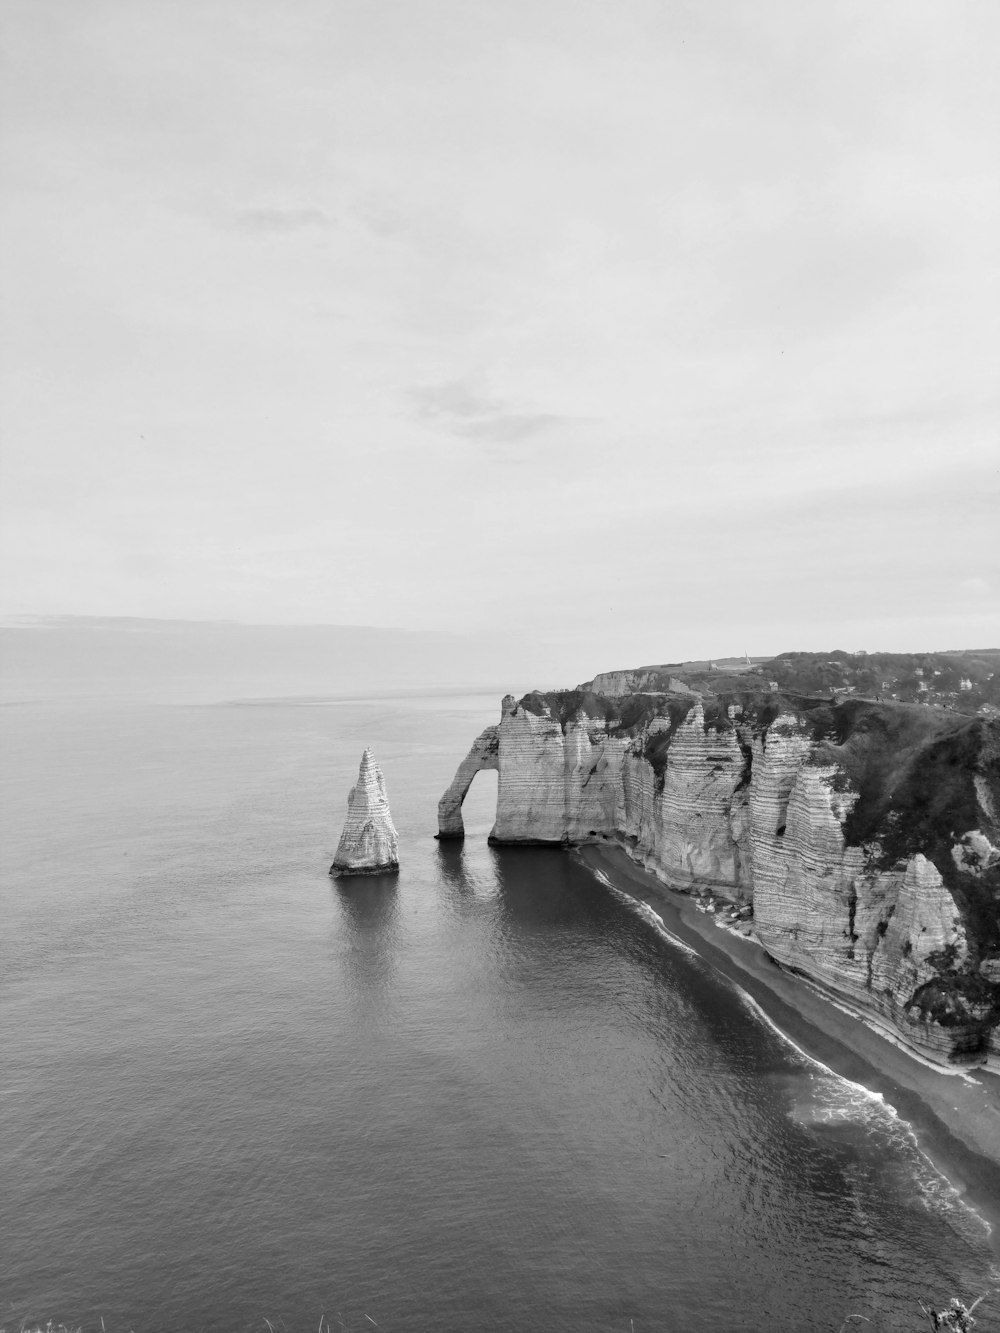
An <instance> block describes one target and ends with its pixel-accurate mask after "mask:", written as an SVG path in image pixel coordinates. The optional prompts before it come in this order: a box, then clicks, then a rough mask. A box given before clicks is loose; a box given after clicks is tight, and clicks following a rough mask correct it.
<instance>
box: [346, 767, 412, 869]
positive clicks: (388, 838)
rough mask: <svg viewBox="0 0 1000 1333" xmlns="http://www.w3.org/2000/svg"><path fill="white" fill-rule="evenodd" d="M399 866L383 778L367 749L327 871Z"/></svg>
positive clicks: (397, 844)
mask: <svg viewBox="0 0 1000 1333" xmlns="http://www.w3.org/2000/svg"><path fill="white" fill-rule="evenodd" d="M398 869H399V836H398V834H397V833H396V830H395V828H394V826H393V822H392V815H391V814H390V813H389V801H388V798H387V796H386V794H385V778H384V777H383V776H382V770H381V769H380V768H379V766H378V764H377V763H376V762H375V756H374V755H373V754H372V752H371V750H369V749H367V748H366V749H365V752H364V754H363V755H362V756H361V768H360V769H359V770H358V780H357V782H356V783H355V784H354V786H353V787H352V788H351V791H350V795H349V796H348V798H347V821H346V823H345V824H344V831H343V833H342V834H341V835H340V844H339V846H338V847H337V855H336V856H335V857H334V858H333V865H332V866H331V867H330V874H331V875H384V874H386V873H387V872H389V871H392V870H398Z"/></svg>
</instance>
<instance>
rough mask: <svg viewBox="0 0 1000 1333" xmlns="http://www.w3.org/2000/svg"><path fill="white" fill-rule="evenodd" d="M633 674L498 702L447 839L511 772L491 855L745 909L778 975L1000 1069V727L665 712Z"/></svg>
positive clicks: (775, 706)
mask: <svg viewBox="0 0 1000 1333" xmlns="http://www.w3.org/2000/svg"><path fill="white" fill-rule="evenodd" d="M637 674H638V673H608V676H607V677H606V678H605V680H606V683H607V684H608V686H609V692H608V693H607V694H604V693H601V692H600V691H595V690H593V689H591V688H589V687H588V686H585V687H582V688H581V689H578V690H571V691H557V692H553V693H550V694H544V695H543V694H529V695H526V696H525V697H524V698H522V699H520V700H515V699H513V698H512V697H510V696H508V697H507V698H505V699H504V701H503V707H502V716H501V721H500V724H499V726H496V727H489V728H487V730H486V731H484V732H483V733H482V735H481V736H480V737H479V738H478V739H477V740H476V742H475V743H474V745H473V747H472V750H471V751H470V752H469V755H468V756H467V757H466V759H465V760H464V761H463V763H462V765H461V766H460V768H459V771H458V773H457V774H456V777H455V781H454V782H453V783H452V785H451V787H449V789H448V791H447V792H446V793H445V796H444V797H442V800H441V803H440V806H439V819H440V828H441V836H442V837H455V836H461V831H462V820H461V802H462V799H463V798H464V796H465V793H466V792H467V791H468V788H469V785H470V783H471V782H472V779H473V777H474V776H475V772H476V771H478V769H479V768H496V769H498V770H499V782H498V792H497V817H496V824H495V825H494V828H493V832H492V834H491V840H492V841H494V842H498V843H553V844H574V843H580V842H586V841H588V840H593V839H601V840H613V841H615V842H617V843H619V844H620V845H621V846H622V847H624V848H625V850H626V851H627V852H628V853H629V855H630V856H631V857H632V858H633V859H634V860H636V861H638V862H639V863H640V864H642V865H643V866H644V867H645V868H646V869H648V870H649V871H651V872H652V873H654V874H655V875H657V876H658V877H659V878H660V879H661V880H663V881H664V882H665V883H667V884H669V885H671V886H672V887H674V888H678V889H682V890H686V891H688V892H703V891H706V890H710V891H712V892H713V893H716V894H721V895H723V896H725V897H727V898H729V899H730V900H732V901H734V902H738V903H741V904H744V905H745V906H746V907H748V908H752V912H753V921H754V930H755V933H756V936H757V938H758V939H759V940H760V942H761V944H762V945H763V946H764V948H765V949H766V950H767V951H768V953H769V954H770V955H771V956H772V957H773V958H774V959H775V961H777V962H778V963H780V964H781V965H783V966H785V967H788V968H791V969H794V970H796V971H799V972H801V973H803V974H805V975H806V976H808V977H810V978H812V979H813V980H814V981H816V982H817V983H819V984H820V985H821V986H823V987H824V988H825V989H827V990H828V991H830V992H833V993H834V994H835V995H837V996H839V997H841V998H843V999H844V1000H846V1001H848V1002H849V1003H851V1004H852V1005H853V1006H854V1007H855V1008H856V1009H858V1010H861V1011H862V1012H864V1013H865V1014H866V1016H868V1017H870V1019H871V1020H872V1021H873V1022H874V1023H876V1024H877V1025H879V1026H881V1027H882V1028H883V1030H885V1031H887V1032H888V1033H889V1034H890V1035H892V1036H894V1037H895V1038H897V1039H898V1040H900V1041H901V1042H902V1043H903V1044H905V1045H907V1046H909V1047H910V1048H911V1049H913V1050H916V1051H918V1052H919V1053H921V1054H923V1055H926V1056H929V1057H931V1058H933V1059H936V1060H938V1061H941V1062H948V1061H967V1060H968V1061H979V1062H982V1061H986V1060H988V1059H989V1058H990V1057H993V1058H994V1059H1000V850H998V847H1000V823H998V818H1000V722H998V721H997V720H995V719H990V718H984V717H977V718H969V717H963V716H961V715H958V714H955V713H949V712H946V711H945V710H937V709H929V708H922V707H920V706H917V705H907V704H886V703H875V702H870V701H866V700H860V699H854V700H849V699H845V700H840V701H832V700H829V699H818V698H809V697H805V696H795V695H788V694H782V693H779V692H770V693H767V694H764V695H762V694H760V693H759V692H753V693H743V694H740V693H738V692H733V693H731V694H720V695H713V696H706V697H704V698H703V697H700V696H698V695H696V694H692V693H690V692H688V693H681V692H663V693H659V694H657V693H654V692H651V691H649V690H647V689H644V688H643V687H644V686H646V685H647V684H648V683H649V682H647V681H645V680H629V679H628V677H629V676H633V675H637ZM600 680H601V678H600V677H598V678H597V681H600ZM629 685H631V686H632V688H633V691H634V692H633V693H625V692H624V689H625V687H626V686H629ZM636 686H638V688H636Z"/></svg>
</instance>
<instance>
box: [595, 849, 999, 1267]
mask: <svg viewBox="0 0 1000 1333" xmlns="http://www.w3.org/2000/svg"><path fill="white" fill-rule="evenodd" d="M574 855H575V856H576V857H577V858H578V860H579V861H580V862H581V863H582V864H583V865H584V866H586V868H587V869H588V870H590V871H591V872H592V873H594V872H600V874H601V875H603V876H605V877H606V878H607V879H608V880H609V881H610V882H611V883H612V884H613V885H614V886H615V887H616V888H617V889H618V890H619V891H620V892H622V893H625V894H627V895H628V896H629V897H631V898H634V899H637V900H638V901H640V902H644V903H646V904H647V905H648V906H650V907H652V908H653V909H654V910H656V911H657V912H658V913H660V914H661V915H663V914H664V913H666V914H667V916H666V917H665V919H664V924H665V925H666V926H667V928H668V929H669V930H670V931H671V932H673V933H675V934H676V935H677V937H678V938H679V939H680V940H681V942H682V943H683V944H685V945H686V946H688V947H693V948H694V949H695V951H696V952H697V953H698V954H699V956H700V957H702V958H703V959H704V960H705V961H706V962H708V963H710V964H711V965H712V966H714V967H715V968H716V969H717V970H718V971H720V972H721V973H722V974H723V975H724V976H726V977H728V978H730V979H731V980H733V981H735V982H737V983H738V984H739V985H740V986H742V987H743V988H744V990H745V991H747V992H748V993H749V994H750V996H751V997H752V998H753V999H754V1000H755V1001H756V1002H757V1003H758V1004H759V1005H760V1006H761V1008H762V1009H763V1010H764V1013H765V1017H766V1018H767V1019H768V1020H769V1021H771V1022H772V1023H773V1024H774V1025H775V1026H776V1027H777V1028H778V1029H779V1030H780V1031H781V1033H782V1034H783V1035H784V1036H785V1037H786V1038H787V1039H788V1040H789V1041H791V1042H792V1043H793V1044H794V1045H796V1046H799V1047H800V1048H801V1049H802V1050H803V1051H804V1053H805V1054H806V1055H808V1056H810V1057H811V1058H813V1059H816V1060H818V1061H820V1063H822V1064H824V1065H826V1066H827V1067H828V1068H829V1069H830V1070H832V1071H833V1073H835V1074H838V1075H840V1076H841V1077H842V1078H846V1079H849V1080H850V1081H851V1082H853V1083H859V1084H861V1085H862V1086H864V1087H865V1088H867V1089H869V1090H870V1091H872V1092H876V1093H878V1094H880V1095H881V1096H882V1097H883V1098H884V1099H885V1101H886V1102H887V1103H888V1105H890V1106H891V1107H892V1108H893V1109H894V1110H895V1111H896V1112H897V1114H898V1115H899V1116H900V1117H901V1119H903V1120H905V1121H906V1122H907V1123H908V1124H909V1125H910V1126H911V1128H912V1130H913V1132H914V1134H915V1135H916V1137H917V1142H918V1145H919V1149H920V1151H921V1152H922V1153H923V1154H924V1155H925V1156H926V1157H927V1158H928V1159H929V1160H930V1161H931V1162H932V1163H933V1165H934V1166H935V1168H936V1169H937V1170H938V1171H939V1172H941V1174H942V1175H943V1176H944V1177H945V1179H946V1180H947V1181H948V1182H949V1184H950V1185H952V1186H953V1188H954V1189H955V1190H956V1191H957V1193H958V1195H959V1197H960V1198H961V1199H962V1200H963V1202H964V1203H965V1204H966V1205H967V1206H968V1207H970V1208H972V1209H973V1210H974V1211H975V1212H976V1213H978V1214H979V1215H980V1217H982V1218H983V1219H984V1220H985V1221H986V1222H987V1223H988V1225H989V1226H990V1228H991V1234H990V1237H989V1242H988V1243H989V1245H990V1248H991V1250H992V1251H993V1253H994V1255H995V1256H997V1257H998V1258H1000V1077H998V1076H997V1075H996V1074H994V1073H991V1072H989V1071H986V1070H984V1069H983V1068H981V1067H972V1068H962V1069H955V1070H954V1071H951V1070H947V1069H943V1068H938V1067H936V1066H934V1065H933V1064H931V1063H930V1062H929V1061H926V1060H923V1059H922V1058H921V1057H920V1056H918V1055H914V1054H912V1053H911V1052H910V1051H908V1050H907V1049H906V1048H905V1047H904V1046H903V1045H902V1044H901V1043H897V1042H895V1041H894V1040H893V1039H892V1037H891V1036H889V1035H887V1034H883V1033H882V1032H880V1031H878V1030H876V1028H875V1027H874V1026H872V1025H871V1024H870V1023H869V1022H868V1020H867V1017H862V1016H860V1015H857V1014H856V1013H854V1012H853V1011H852V1010H851V1009H850V1008H849V1007H847V1005H846V1004H845V1003H842V1002H841V1001H840V999H839V997H836V996H828V994H827V993H826V992H825V991H822V990H820V989H819V988H818V987H817V986H816V985H815V984H814V983H812V982H811V981H809V979H808V978H805V977H799V976H796V975H794V974H793V973H791V972H787V971H784V970H783V969H782V968H780V967H779V966H778V965H777V964H776V963H775V962H773V961H772V960H771V958H770V957H769V956H768V955H767V954H766V953H765V951H764V949H763V947H762V946H761V945H760V944H759V943H758V941H757V940H756V938H755V937H753V936H750V937H747V936H744V935H742V934H740V933H738V932H737V931H734V930H732V929H729V928H727V927H726V926H722V925H721V924H719V923H718V922H717V919H716V916H715V914H714V913H709V912H706V911H704V910H703V909H701V908H699V907H698V906H697V905H696V903H697V900H696V898H695V897H694V896H693V895H691V894H689V893H683V892H681V891H679V890H677V889H672V888H670V887H669V886H668V885H666V884H664V883H663V882H662V881H661V880H659V879H658V878H657V877H656V876H655V875H654V874H653V873H652V872H651V871H648V870H646V869H644V868H643V867H642V866H641V865H639V864H637V863H636V862H634V861H633V860H632V859H631V858H630V857H629V855H628V853H627V852H626V851H625V849H624V848H622V847H619V846H616V845H615V844H613V843H586V844H583V845H582V846H578V847H576V848H574Z"/></svg>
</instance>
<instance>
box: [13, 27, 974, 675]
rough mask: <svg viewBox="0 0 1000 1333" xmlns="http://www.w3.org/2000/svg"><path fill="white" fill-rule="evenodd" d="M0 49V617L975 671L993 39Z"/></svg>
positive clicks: (391, 35) (276, 30)
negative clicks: (121, 618) (892, 654)
mask: <svg viewBox="0 0 1000 1333" xmlns="http://www.w3.org/2000/svg"><path fill="white" fill-rule="evenodd" d="M0 15H2V42H3V70H2V94H0V96H2V104H0V113H2V133H3V142H2V151H3V158H2V171H3V183H4V190H3V213H2V247H0V248H2V259H0V265H2V293H0V295H2V299H3V314H2V317H0V319H2V347H0V354H2V365H3V372H2V373H3V378H2V390H0V424H2V434H3V477H2V481H3V498H2V506H3V508H2V535H3V571H4V590H3V603H2V607H0V609H2V611H3V612H4V613H6V614H8V615H10V614H17V613H21V614H25V613H35V614H46V613H76V614H99V615H117V614H121V615H145V616H168V617H191V618H214V617H223V618H234V619H242V620H249V621H270V622H326V623H344V624H370V625H378V626H401V627H404V628H411V629H418V628H419V629H442V630H467V631H470V632H473V633H477V634H479V633H482V634H483V635H488V636H489V637H490V638H491V639H495V638H496V636H497V635H500V636H502V637H503V638H504V639H505V640H506V641H507V642H509V643H511V644H517V645H519V646H521V647H523V649H524V651H525V652H526V653H528V654H529V655H530V652H531V651H532V650H533V646H534V648H535V649H536V650H537V651H538V652H539V653H540V654H543V655H544V654H545V653H548V652H550V650H553V645H558V646H560V647H559V651H560V652H565V653H569V654H571V655H572V654H576V656H577V657H578V658H579V661H580V669H579V671H578V672H577V674H578V675H584V674H587V672H588V671H590V670H597V669H600V668H601V667H606V666H617V665H625V664H630V663H633V662H638V661H663V660H676V659H678V658H681V657H685V656H694V655H700V654H702V653H715V654H723V653H725V652H735V651H739V650H741V649H743V648H744V647H746V648H749V650H750V651H751V652H752V653H753V652H770V651H780V650H787V649H790V648H796V647H800V648H812V647H832V646H840V647H844V648H848V649H851V648H859V647H863V646H864V647H868V648H871V649H876V648H885V649H892V648H896V649H908V648H918V647H927V648H951V647H963V646H985V645H988V644H997V643H1000V557H998V552H1000V540H998V537H997V531H998V530H1000V521H998V517H1000V183H998V182H1000V171H998V163H1000V92H998V83H997V51H998V49H1000V4H997V3H996V0H947V2H946V3H942V4H927V3H922V2H921V0H901V2H900V3H890V2H888V0H877V2H875V3H873V2H872V0H863V2H861V3H856V4H855V3H834V2H832V0H831V2H828V3H809V2H807V0H788V2H787V3H785V2H783V0H748V3H743V4H737V3H712V2H711V0H696V2H695V0H692V2H691V3H687V2H686V0H649V2H648V3H646V2H645V0H602V2H601V3H591V2H590V0H565V3H563V2H562V0H525V2H524V3H521V2H520V0H398V3H397V2H394V0H357V2H355V0H197V3H195V2H194V0H192V2H191V3H184V2H183V0H162V2H160V0H58V2H57V0H23V3H18V2H17V0H0ZM484 641H485V639H484ZM553 651H554V650H553Z"/></svg>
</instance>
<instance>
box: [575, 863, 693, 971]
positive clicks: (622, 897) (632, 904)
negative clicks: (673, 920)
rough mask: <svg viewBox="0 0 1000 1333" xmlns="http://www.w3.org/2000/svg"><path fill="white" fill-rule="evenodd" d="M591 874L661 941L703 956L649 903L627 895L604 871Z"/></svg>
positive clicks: (689, 953) (687, 952) (689, 955)
mask: <svg viewBox="0 0 1000 1333" xmlns="http://www.w3.org/2000/svg"><path fill="white" fill-rule="evenodd" d="M589 868H590V867H588V869H589ZM591 873H592V874H593V875H594V877H595V879H597V880H599V881H600V883H601V884H603V885H604V887H605V888H606V889H607V890H608V892H609V893H611V895H612V896H613V897H614V898H616V899H617V900H618V901H619V902H620V903H623V904H624V905H625V906H626V907H627V908H628V909H629V911H630V912H634V913H635V915H636V916H640V917H642V919H643V921H645V922H646V923H647V924H648V925H650V926H652V927H653V929H654V930H655V931H656V933H657V935H659V937H660V938H661V939H663V940H666V942H667V943H668V944H670V945H672V946H673V947H674V948H675V949H680V950H681V951H682V952H683V953H686V954H687V955H688V957H690V958H700V956H701V955H700V954H699V953H698V950H697V949H692V948H691V946H690V944H687V943H685V941H684V940H682V939H681V938H680V936H679V935H675V934H674V932H673V931H672V930H668V929H667V927H666V926H665V925H664V923H663V917H662V916H660V914H659V913H658V912H654V911H653V909H652V908H651V907H650V905H649V904H648V903H644V902H643V901H642V899H641V898H633V897H632V895H631V894H630V893H625V892H624V891H623V890H622V889H620V888H618V886H617V885H616V884H613V883H612V882H611V880H610V879H608V877H607V875H605V874H604V872H603V871H601V870H593V869H592V870H591Z"/></svg>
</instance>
